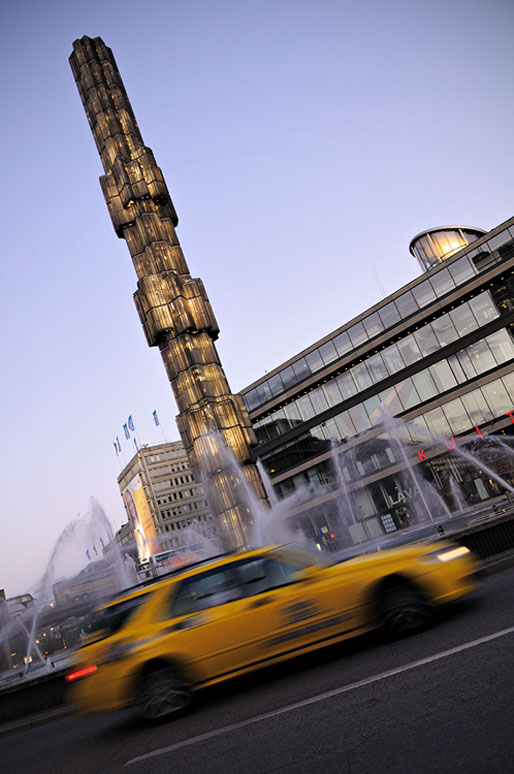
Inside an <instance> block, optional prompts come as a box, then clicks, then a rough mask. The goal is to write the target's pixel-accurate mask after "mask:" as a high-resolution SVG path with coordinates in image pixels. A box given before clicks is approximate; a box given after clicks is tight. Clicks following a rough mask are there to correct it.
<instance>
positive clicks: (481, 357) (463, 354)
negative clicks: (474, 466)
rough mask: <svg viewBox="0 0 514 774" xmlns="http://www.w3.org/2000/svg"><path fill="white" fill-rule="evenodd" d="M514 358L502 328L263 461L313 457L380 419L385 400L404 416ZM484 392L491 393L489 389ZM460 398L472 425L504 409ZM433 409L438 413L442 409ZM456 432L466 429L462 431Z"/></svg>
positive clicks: (284, 466) (273, 463) (270, 465)
mask: <svg viewBox="0 0 514 774" xmlns="http://www.w3.org/2000/svg"><path fill="white" fill-rule="evenodd" d="M512 359H514V342H513V341H512V337H511V335H510V333H509V332H508V330H507V329H505V328H503V329H501V330H499V331H496V333H492V334H491V335H490V336H487V337H486V338H485V339H482V340H481V341H478V342H476V343H475V344H472V345H471V346H469V347H466V348H465V349H463V350H461V351H460V352H457V353H456V354H455V355H452V356H451V357H448V358H446V359H445V360H441V361H439V362H438V363H434V365H432V366H430V367H429V368H425V369H423V370H422V371H420V372H419V373H417V374H415V375H414V376H412V377H408V378H407V379H403V380H402V381H401V382H399V383H398V384H396V385H393V386H392V387H389V388H388V389H387V390H383V391H382V392H380V393H378V394H377V395H373V396H372V397H371V398H368V399H367V400H365V401H363V402H362V403H359V404H357V405H356V406H353V407H352V408H350V409H348V410H346V411H343V412H341V413H340V414H338V415H337V416H335V417H332V418H331V419H329V420H327V421H326V422H323V423H321V424H320V425H316V426H315V427H312V428H311V429H310V430H308V431H306V432H304V433H302V434H301V435H300V436H299V437H298V438H295V439H294V440H293V441H290V442H289V443H287V444H284V445H283V446H280V447H279V448H278V449H275V450H274V451H273V452H271V453H270V454H266V455H263V456H262V461H263V462H264V463H265V465H266V467H267V469H268V470H269V471H270V472H271V473H275V472H279V471H284V470H288V469H289V468H292V467H296V466H297V465H300V464H301V463H302V462H305V460H307V459H309V458H310V457H313V456H316V455H318V454H321V453H322V452H324V451H327V450H328V449H329V448H330V442H331V440H332V439H336V440H338V441H340V440H343V439H344V438H348V437H349V436H352V435H355V434H356V433H359V432H361V431H363V430H366V429H368V428H370V427H372V426H373V425H375V424H377V423H378V422H380V419H381V408H380V406H381V404H384V405H385V406H386V407H387V410H388V411H389V412H390V413H391V414H392V415H393V416H395V415H398V414H401V413H403V412H405V411H409V410H411V409H413V408H414V407H415V406H417V405H419V404H420V403H424V402H425V401H427V400H430V399H431V398H434V397H436V396H437V395H440V394H441V393H443V392H446V391H447V390H451V389H455V388H456V387H457V386H459V385H462V384H466V382H468V381H469V380H470V379H472V378H474V377H475V376H478V375H480V374H483V373H486V372H487V371H490V370H491V369H492V368H496V366H498V365H501V364H502V363H505V362H507V361H509V360H512ZM513 378H514V376H513ZM483 390H485V392H486V393H487V388H486V387H484V388H483ZM469 394H471V393H468V395H469ZM490 397H491V396H490ZM456 400H461V399H460V398H459V399H456ZM462 401H464V405H465V407H466V411H468V410H469V412H470V414H469V416H470V417H472V418H473V422H472V425H480V424H483V423H484V422H488V421H489V420H490V419H492V418H493V416H496V415H497V414H498V413H501V411H497V410H496V408H495V407H494V401H493V397H491V406H490V408H489V409H487V410H485V407H484V406H483V405H477V406H475V404H474V403H473V401H471V402H469V405H468V403H467V401H468V398H467V396H464V397H463V398H462ZM502 405H503V404H502ZM433 411H434V412H438V411H439V409H434V410H433ZM437 416H439V415H437ZM463 416H465V417H466V420H465V421H467V425H466V426H465V427H469V426H470V425H469V421H468V416H467V414H464V415H463ZM434 422H436V414H434ZM434 426H436V425H435V424H434ZM446 429H447V428H446ZM464 429H465V428H464ZM455 432H463V430H458V431H455ZM436 434H439V433H436ZM450 435H451V433H450Z"/></svg>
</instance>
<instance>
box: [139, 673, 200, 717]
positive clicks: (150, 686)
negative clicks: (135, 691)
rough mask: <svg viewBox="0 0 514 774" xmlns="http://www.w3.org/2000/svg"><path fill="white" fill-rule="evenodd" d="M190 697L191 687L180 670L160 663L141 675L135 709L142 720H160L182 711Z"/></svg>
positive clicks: (189, 701)
mask: <svg viewBox="0 0 514 774" xmlns="http://www.w3.org/2000/svg"><path fill="white" fill-rule="evenodd" d="M191 699H192V694H191V687H190V685H189V683H188V682H187V680H186V679H185V678H184V676H183V675H182V673H181V672H180V670H179V669H178V668H177V667H175V666H172V665H171V664H169V665H160V666H156V668H155V669H152V670H151V671H148V672H146V673H145V674H143V675H142V677H141V682H140V689H139V697H138V702H137V706H136V711H137V714H138V715H139V717H141V718H143V719H144V720H150V721H155V720H160V719H161V718H166V717H169V716H171V715H177V714H179V713H180V712H182V711H183V710H184V709H185V708H186V707H187V706H188V704H190V703H191Z"/></svg>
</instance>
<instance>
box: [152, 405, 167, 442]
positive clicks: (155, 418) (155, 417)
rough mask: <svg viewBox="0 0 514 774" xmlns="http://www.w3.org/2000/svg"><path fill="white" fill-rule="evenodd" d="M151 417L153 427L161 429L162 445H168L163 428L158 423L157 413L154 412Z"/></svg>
mask: <svg viewBox="0 0 514 774" xmlns="http://www.w3.org/2000/svg"><path fill="white" fill-rule="evenodd" d="M152 416H153V421H154V423H155V425H157V426H158V427H160V428H161V433H162V437H163V438H164V443H168V439H167V438H166V435H165V433H164V428H163V426H162V425H161V423H160V422H159V417H158V416H157V411H154V412H153V413H152Z"/></svg>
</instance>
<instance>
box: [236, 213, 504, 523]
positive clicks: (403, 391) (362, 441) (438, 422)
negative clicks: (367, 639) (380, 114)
mask: <svg viewBox="0 0 514 774" xmlns="http://www.w3.org/2000/svg"><path fill="white" fill-rule="evenodd" d="M410 251H411V253H412V255H413V256H414V257H415V258H416V259H417V260H418V261H419V263H420V265H421V267H422V269H424V271H423V273H422V275H421V276H419V277H418V278H416V279H415V280H413V281H412V282H410V283H408V284H407V285H405V286H404V287H402V288H400V289H399V290H397V291H396V292H395V293H393V294H392V295H390V296H389V297H388V298H385V299H384V300H383V301H380V302H379V303H378V304H375V306H373V307H371V308H370V309H368V310H367V311H365V312H363V313H362V314H361V315H359V316H358V317H356V318H355V319H353V320H351V321H350V322H348V323H346V324H345V325H342V326H341V327H340V328H338V329H337V330H336V331H334V332H333V333H330V334H329V335H327V336H325V337H324V338H323V339H322V340H320V341H318V342H316V343H315V344H313V345H312V346H310V347H308V348H307V349H306V350H304V351H302V352H300V353H299V354H298V355H296V356H295V357H293V358H291V359H290V360H288V361H287V362H285V363H283V364H281V365H280V366H278V367H277V368H275V369H274V370H273V371H272V372H270V373H267V374H266V375H265V376H263V377H262V378H261V379H258V380H257V381H256V382H254V383H253V384H251V385H249V386H248V387H246V388H245V389H243V390H242V395H243V399H244V401H245V403H246V406H247V408H248V411H249V413H250V418H251V421H252V425H253V427H254V430H255V432H256V435H257V438H258V446H257V447H256V449H255V450H254V454H255V456H257V457H259V458H260V459H261V461H262V463H263V465H264V467H265V468H266V470H267V471H268V473H269V475H270V477H271V481H272V484H273V487H274V489H275V491H276V493H277V495H278V496H279V497H285V496H287V495H289V494H290V493H291V492H294V491H298V490H302V489H304V488H305V487H307V488H308V490H309V493H310V500H309V505H306V506H305V508H304V511H305V514H309V519H310V522H309V524H312V526H314V528H315V529H314V531H316V530H318V529H319V530H321V529H323V530H324V531H325V532H330V530H331V529H332V526H333V522H334V520H335V516H334V512H335V509H336V501H337V497H338V492H339V490H340V489H341V485H344V487H347V488H348V489H349V490H350V492H351V499H352V507H353V508H354V511H355V518H356V519H357V520H359V522H361V523H362V524H364V525H365V532H366V534H367V535H378V534H381V533H384V532H387V531H389V530H392V529H396V528H397V527H399V526H401V522H402V518H404V519H405V518H406V520H407V521H409V519H413V518H415V515H416V513H415V512H416V507H417V506H416V503H415V502H414V499H415V498H413V497H411V498H410V499H411V502H410V503H409V492H408V486H407V485H406V482H405V478H404V477H403V478H402V476H401V471H402V469H404V468H405V466H406V460H402V459H400V458H399V455H398V451H397V450H395V449H394V448H393V446H392V444H391V443H388V442H387V439H385V438H384V436H383V433H382V430H381V427H382V426H381V425H379V423H380V422H381V421H382V420H383V417H384V407H385V411H386V412H387V413H390V415H392V416H393V417H395V418H400V419H402V420H403V421H405V422H408V423H409V425H408V428H409V429H408V431H407V435H408V441H407V442H406V444H407V452H408V460H409V464H410V465H413V466H415V468H416V473H417V474H419V473H420V471H421V475H422V477H423V478H424V479H426V480H427V482H429V483H430V485H431V486H432V487H433V488H434V489H435V490H436V492H437V493H438V495H439V496H440V497H441V498H442V501H445V502H446V503H448V505H449V506H450V505H452V503H451V495H450V491H449V487H450V484H451V482H452V481H453V482H454V484H456V485H457V487H458V491H459V493H460V494H461V495H462V499H463V505H464V506H466V505H472V504H475V503H477V502H479V501H482V500H487V499H489V498H491V497H493V496H495V495H497V494H498V492H499V487H498V486H497V483H496V480H495V479H494V477H493V478H491V475H489V474H488V473H486V472H485V471H483V470H482V471H481V470H479V469H477V468H476V466H474V467H473V466H472V465H469V464H467V463H465V462H463V461H462V459H460V460H455V458H454V456H452V455H451V454H450V452H449V451H448V450H447V449H450V448H451V447H452V446H453V444H454V443H455V445H456V446H458V445H459V444H462V443H463V441H462V439H463V438H464V437H466V438H467V437H468V436H469V435H470V434H472V435H475V436H477V437H478V435H480V436H486V435H493V434H494V435H495V436H502V437H508V436H509V435H510V434H511V433H512V431H513V429H514V425H513V415H512V414H511V413H510V412H512V411H513V410H514V341H513V330H514V327H513V326H514V218H512V219H510V220H508V221H506V222H505V223H503V224H501V225H500V226H498V227H497V228H494V229H492V230H491V231H489V232H487V233H486V232H484V231H482V230H481V229H474V228H469V227H459V226H450V227H445V228H438V229H432V230H430V231H426V232H423V233H422V234H419V235H418V236H417V237H415V238H414V239H413V240H412V242H411V245H410ZM413 428H414V429H413ZM415 428H418V430H419V433H418V435H417V436H416V432H415V431H414V430H415ZM428 433H430V434H431V436H430V437H436V438H437V439H439V441H438V442H436V441H434V442H433V443H431V442H429V441H427V438H428V437H429V436H428ZM372 438H375V439H378V440H379V441H380V439H381V438H382V440H383V442H382V444H381V445H380V443H378V445H377V444H376V443H375V444H374V445H373V447H371V446H370V444H369V441H370V439H372ZM486 446H487V444H486ZM446 447H447V448H446ZM351 448H353V449H354V454H353V456H352V459H353V462H352V465H351V466H349V465H346V467H345V468H344V469H343V470H340V471H339V472H338V471H337V470H336V469H335V468H336V466H335V465H334V459H337V455H338V450H339V451H341V450H343V449H345V450H347V449H351ZM493 457H494V459H493V461H492V462H491V466H492V469H493V470H498V471H499V470H500V469H501V475H502V477H503V478H504V479H505V480H507V481H512V480H513V475H512V471H511V468H512V462H511V460H510V459H509V454H508V451H506V452H505V454H504V455H503V456H502V458H501V459H499V458H498V454H497V450H496V451H494V454H493V451H491V459H492V458H493ZM338 476H342V478H340V479H339V480H338ZM454 495H455V493H454ZM454 499H455V497H454ZM316 502H318V503H322V504H323V508H321V510H319V509H318V511H316V512H314V511H313V510H312V506H314V505H315V504H316ZM400 506H401V507H400ZM309 509H310V510H309ZM299 510H300V511H301V510H302V509H301V508H300V509H299ZM313 513H315V515H314V516H313ZM319 513H321V514H322V515H321V516H320V515H319ZM316 514H317V515H316ZM313 519H314V521H313ZM298 523H299V524H302V526H304V527H305V519H304V522H303V523H302V519H301V515H300V516H298ZM309 528H310V527H309V526H308V527H307V529H309ZM363 530H364V527H363V528H362V529H361V530H359V529H355V530H353V534H354V537H355V538H360V537H361V536H362V535H361V533H362V531H363Z"/></svg>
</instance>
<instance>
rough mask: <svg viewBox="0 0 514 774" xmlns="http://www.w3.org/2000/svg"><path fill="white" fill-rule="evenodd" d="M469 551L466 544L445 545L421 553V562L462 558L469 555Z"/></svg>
mask: <svg viewBox="0 0 514 774" xmlns="http://www.w3.org/2000/svg"><path fill="white" fill-rule="evenodd" d="M470 554H471V551H470V550H469V548H466V546H445V547H444V548H436V549H435V551H427V553H426V554H422V555H421V556H420V559H421V561H422V562H430V563H432V562H452V561H453V560H454V559H462V558H463V557H464V556H470Z"/></svg>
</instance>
